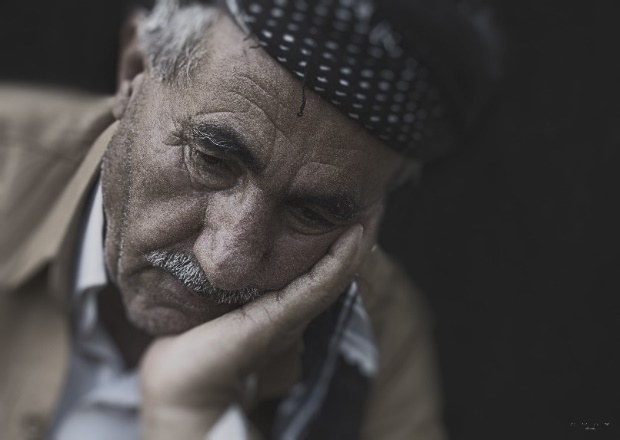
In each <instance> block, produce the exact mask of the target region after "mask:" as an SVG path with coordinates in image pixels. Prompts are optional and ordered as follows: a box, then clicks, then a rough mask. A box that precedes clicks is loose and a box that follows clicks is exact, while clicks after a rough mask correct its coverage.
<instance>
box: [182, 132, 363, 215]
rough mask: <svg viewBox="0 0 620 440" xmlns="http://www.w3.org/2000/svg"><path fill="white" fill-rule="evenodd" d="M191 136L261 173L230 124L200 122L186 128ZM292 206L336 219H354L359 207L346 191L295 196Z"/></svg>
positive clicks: (253, 157) (250, 153) (256, 162)
mask: <svg viewBox="0 0 620 440" xmlns="http://www.w3.org/2000/svg"><path fill="white" fill-rule="evenodd" d="M189 135H190V137H191V138H192V139H193V140H194V141H196V142H198V143H202V144H203V145H204V144H205V142H208V144H209V145H208V148H211V149H215V150H217V151H218V152H219V153H220V154H223V155H225V156H233V157H236V158H237V159H238V160H239V161H241V162H242V163H243V164H245V165H246V166H247V167H248V168H249V169H250V170H251V171H252V172H253V173H254V174H257V175H258V174H260V173H261V172H262V170H263V169H264V165H262V164H260V162H259V161H258V159H257V158H256V156H254V154H253V153H252V151H251V150H250V148H249V147H248V146H247V144H245V143H244V142H243V140H242V139H241V136H240V135H239V134H238V133H237V132H236V131H235V130H234V129H232V128H231V127H228V126H226V125H218V124H213V123H200V124H196V125H191V126H190V127H189ZM289 203H291V204H292V205H297V206H308V205H315V206H318V207H320V208H322V209H325V210H326V211H328V212H329V213H330V214H331V215H332V216H333V217H334V218H335V219H336V220H337V221H342V222H348V221H352V220H354V219H355V218H356V217H357V216H358V215H359V213H360V211H361V209H360V207H359V205H358V203H357V202H356V201H355V199H354V198H353V197H351V196H350V195H348V194H310V193H303V194H297V195H295V196H294V197H293V198H292V200H291V201H290V202H289Z"/></svg>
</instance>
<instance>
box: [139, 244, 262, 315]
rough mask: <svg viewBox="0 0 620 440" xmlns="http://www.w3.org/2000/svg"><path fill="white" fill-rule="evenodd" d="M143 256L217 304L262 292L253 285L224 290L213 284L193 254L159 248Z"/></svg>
mask: <svg viewBox="0 0 620 440" xmlns="http://www.w3.org/2000/svg"><path fill="white" fill-rule="evenodd" d="M144 258H145V259H146V261H148V262H149V263H151V264H152V265H153V266H154V267H157V268H159V269H163V270H165V271H166V272H168V273H170V274H171V275H172V276H173V277H175V278H176V279H177V280H178V281H179V282H180V283H181V284H183V285H184V286H185V287H187V288H188V289H189V290H190V291H192V292H194V293H195V294H196V295H198V296H201V297H203V298H208V299H211V300H212V301H215V302H217V303H218V304H234V305H243V304H246V303H248V302H250V301H252V300H254V299H256V298H258V297H259V296H261V295H262V294H263V292H261V291H260V290H258V289H257V288H254V287H246V288H243V289H238V290H224V289H220V288H217V287H215V286H213V285H212V284H211V282H210V281H209V279H208V278H207V275H206V274H205V273H204V271H203V270H202V267H201V266H200V263H199V262H198V260H197V259H196V257H195V256H194V255H193V254H184V253H182V252H171V251H161V250H160V251H153V252H150V253H148V254H146V255H145V256H144Z"/></svg>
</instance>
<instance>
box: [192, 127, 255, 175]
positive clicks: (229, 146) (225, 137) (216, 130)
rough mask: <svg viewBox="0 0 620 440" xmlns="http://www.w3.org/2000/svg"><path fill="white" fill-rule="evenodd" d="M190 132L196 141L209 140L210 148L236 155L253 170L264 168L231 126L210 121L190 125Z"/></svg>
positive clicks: (228, 154)
mask: <svg viewBox="0 0 620 440" xmlns="http://www.w3.org/2000/svg"><path fill="white" fill-rule="evenodd" d="M189 134H190V137H191V138H192V139H193V140H194V141H197V142H202V143H204V142H205V141H207V142H208V143H209V147H210V148H213V149H215V150H217V151H218V152H220V153H222V154H224V155H226V156H234V157H236V158H237V159H239V160H240V161H241V162H242V163H244V164H245V165H247V166H248V168H250V169H251V170H252V171H253V172H256V173H258V172H260V170H261V169H262V167H261V166H260V164H259V162H258V160H257V159H256V157H255V156H254V154H252V151H251V150H250V148H248V146H247V145H246V144H245V143H244V142H243V141H242V140H241V137H240V136H239V135H238V134H237V133H236V132H235V130H233V129H232V128H230V127H227V126H222V125H216V124H210V123H203V124H197V125H192V126H191V127H190V130H189Z"/></svg>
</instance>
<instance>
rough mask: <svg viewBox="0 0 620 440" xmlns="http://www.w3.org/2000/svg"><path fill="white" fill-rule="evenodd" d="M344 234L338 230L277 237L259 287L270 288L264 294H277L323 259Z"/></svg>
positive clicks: (283, 234) (286, 234)
mask: <svg viewBox="0 0 620 440" xmlns="http://www.w3.org/2000/svg"><path fill="white" fill-rule="evenodd" d="M343 230H344V229H342V228H339V229H337V230H334V231H331V232H329V233H326V234H319V235H302V234H297V233H288V232H285V233H282V234H280V235H279V236H278V238H277V239H276V242H275V243H274V246H273V251H272V253H271V255H272V258H270V260H269V266H268V267H267V268H266V270H265V271H264V272H263V278H262V279H261V286H269V287H268V288H265V289H264V290H280V289H282V288H284V287H286V286H287V285H288V284H289V283H291V282H292V281H294V280H295V279H296V278H298V277H300V276H301V275H303V274H305V273H307V272H308V271H309V270H310V269H312V267H313V266H314V265H315V264H316V263H317V262H318V261H319V260H320V259H321V258H323V257H324V256H325V254H326V253H327V252H328V251H329V248H330V247H331V245H332V244H333V243H334V242H335V240H336V239H337V238H338V237H339V236H340V234H341V233H342V231H343Z"/></svg>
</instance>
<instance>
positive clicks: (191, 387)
mask: <svg viewBox="0 0 620 440" xmlns="http://www.w3.org/2000/svg"><path fill="white" fill-rule="evenodd" d="M362 235H363V227H362V226H361V225H355V226H353V227H351V228H350V229H349V230H347V231H346V232H345V233H343V234H342V235H341V236H340V238H339V239H338V240H337V241H336V242H335V243H334V245H333V246H332V248H331V249H330V251H329V252H328V253H327V254H326V255H325V256H324V257H323V258H322V259H321V260H320V261H319V262H318V263H317V264H316V265H315V266H314V267H313V268H312V270H311V271H310V272H308V273H307V274H305V275H303V276H301V277H299V278H297V279H296V280H294V281H293V282H291V283H290V284H289V285H288V286H287V287H286V288H285V289H283V290H281V291H279V292H270V293H267V294H265V295H263V296H262V297H260V298H258V299H257V300H255V301H252V302H250V303H248V304H246V305H245V306H244V307H242V308H240V309H237V310H235V311H233V312H230V313H227V314H226V315H223V316H221V317H219V318H217V319H215V320H213V321H210V322H207V323H205V324H202V325H200V326H198V327H195V328H193V329H191V330H189V331H187V332H186V333H183V334H181V335H179V336H174V337H166V338H162V339H158V340H157V341H155V342H154V343H153V344H152V345H151V347H150V348H149V350H148V351H147V353H146V355H145V356H144V359H143V361H142V364H141V391H142V398H143V406H142V423H143V432H144V438H146V439H148V440H154V439H157V440H158V439H171V438H174V439H176V440H189V439H200V438H204V436H205V434H206V433H207V432H208V431H209V430H210V428H211V427H212V426H213V425H214V423H215V422H216V421H217V419H218V417H219V416H220V415H221V414H222V413H223V411H224V410H225V409H226V408H227V407H228V405H229V404H230V403H231V402H233V401H234V400H235V399H237V398H238V397H239V395H240V392H241V388H242V384H243V382H244V379H245V378H246V377H247V375H248V374H250V373H251V372H253V371H255V370H256V369H257V368H258V367H260V366H261V364H262V363H263V362H264V361H266V360H268V359H269V358H270V357H271V356H274V355H276V354H278V353H279V352H281V351H282V350H283V349H285V348H287V347H289V346H291V345H292V344H293V343H295V342H296V341H298V340H299V339H300V337H301V334H302V332H303V330H304V329H305V327H306V326H307V325H308V323H309V322H310V321H311V320H312V319H313V318H315V317H316V316H317V315H319V314H320V313H321V312H322V311H324V310H325V309H326V308H327V307H328V306H329V305H331V304H332V303H333V302H334V301H335V300H336V298H337V297H338V295H339V294H340V293H342V292H343V290H344V289H345V288H346V286H347V284H348V283H349V282H350V281H351V280H352V278H353V275H354V271H355V270H356V268H357V266H358V264H359V260H360V256H361V253H362V252H361V248H362V246H361V242H362Z"/></svg>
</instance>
